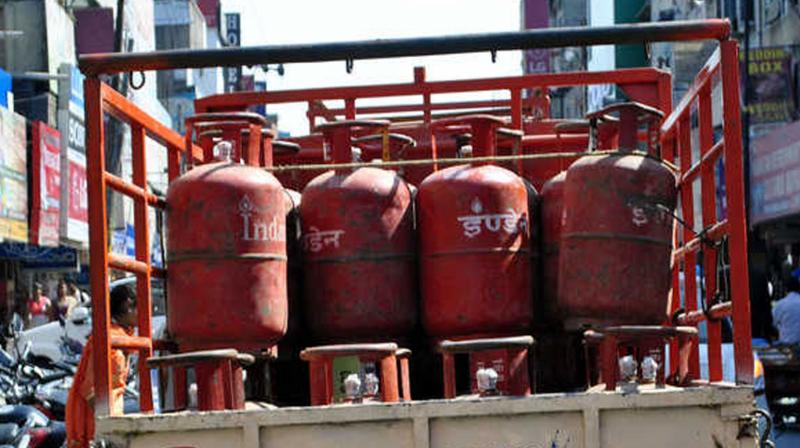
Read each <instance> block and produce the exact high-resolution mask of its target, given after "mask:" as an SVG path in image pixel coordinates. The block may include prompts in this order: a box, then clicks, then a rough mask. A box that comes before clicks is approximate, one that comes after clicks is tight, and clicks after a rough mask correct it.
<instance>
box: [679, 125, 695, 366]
mask: <svg viewBox="0 0 800 448" xmlns="http://www.w3.org/2000/svg"><path fill="white" fill-rule="evenodd" d="M691 131H692V130H691V121H690V120H689V111H687V112H686V113H685V114H684V115H683V116H682V117H681V118H680V120H679V121H678V154H679V155H680V159H681V160H680V166H681V173H686V172H687V171H689V168H691V166H692V135H691ZM680 193H681V211H682V213H683V221H684V222H685V226H686V227H684V229H683V244H684V245H686V243H688V242H689V241H691V240H692V239H693V238H694V235H695V233H694V182H692V180H691V179H686V180H685V181H682V182H681V185H680ZM696 269H697V254H696V253H695V252H694V251H686V252H685V253H684V257H683V293H684V295H683V308H684V310H686V311H687V312H689V311H694V310H696V309H697V280H696V278H695V270H696ZM689 374H690V375H691V377H692V378H694V379H698V378H699V376H700V359H699V353H698V350H697V347H693V348H692V354H691V356H690V357H689Z"/></svg>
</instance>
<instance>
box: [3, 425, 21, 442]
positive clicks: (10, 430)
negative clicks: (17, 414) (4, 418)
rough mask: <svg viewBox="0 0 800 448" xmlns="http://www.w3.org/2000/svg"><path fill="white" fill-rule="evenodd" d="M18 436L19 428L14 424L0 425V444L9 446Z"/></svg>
mask: <svg viewBox="0 0 800 448" xmlns="http://www.w3.org/2000/svg"><path fill="white" fill-rule="evenodd" d="M17 436H19V426H17V424H16V423H0V444H4V445H5V444H10V443H12V442H14V440H16V438H17Z"/></svg>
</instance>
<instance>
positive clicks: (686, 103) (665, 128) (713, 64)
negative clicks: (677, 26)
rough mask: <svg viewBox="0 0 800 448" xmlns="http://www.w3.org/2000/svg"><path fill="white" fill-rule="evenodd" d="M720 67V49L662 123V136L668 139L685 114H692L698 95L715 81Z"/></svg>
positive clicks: (713, 54)
mask: <svg viewBox="0 0 800 448" xmlns="http://www.w3.org/2000/svg"><path fill="white" fill-rule="evenodd" d="M719 67H720V53H719V48H717V49H716V50H714V53H712V54H711V56H710V57H709V58H708V60H707V61H706V63H705V65H704V66H703V68H702V69H700V72H698V74H697V76H696V77H695V78H694V81H693V82H692V85H691V86H689V90H688V91H687V92H686V94H684V95H683V98H681V101H680V103H678V105H677V106H676V107H675V108H674V109H672V113H670V114H669V116H668V117H667V118H665V119H664V121H663V122H662V123H661V135H662V136H664V137H668V136H669V135H671V134H672V132H673V131H674V129H675V125H676V124H677V123H678V120H679V119H680V118H681V117H682V116H683V115H684V114H687V113H689V112H690V110H689V108H690V107H691V105H692V103H694V101H695V99H696V98H697V96H698V94H699V93H700V91H701V90H702V89H703V88H704V87H705V86H706V84H707V83H710V82H711V81H712V80H713V79H714V74H715V73H717V71H719Z"/></svg>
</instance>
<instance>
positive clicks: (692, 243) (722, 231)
mask: <svg viewBox="0 0 800 448" xmlns="http://www.w3.org/2000/svg"><path fill="white" fill-rule="evenodd" d="M727 233H728V220H727V219H724V220H722V221H720V222H718V223H716V224H714V225H713V226H711V228H709V229H708V230H707V231H706V232H705V233H704V234H703V237H704V239H705V240H712V241H716V240H718V239H720V238H722V237H723V236H725V235H726V234H727ZM702 241H703V239H701V238H700V237H695V238H692V239H691V240H689V242H687V243H686V244H684V245H683V246H681V247H678V248H676V249H675V250H673V251H672V258H673V262H676V261H679V260H683V258H684V257H685V256H686V254H687V253H690V252H697V251H698V250H699V249H700V246H701V245H702Z"/></svg>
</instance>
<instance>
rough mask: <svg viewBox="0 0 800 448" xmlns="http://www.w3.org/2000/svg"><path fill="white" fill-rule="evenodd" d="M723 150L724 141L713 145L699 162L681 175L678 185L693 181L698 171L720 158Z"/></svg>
mask: <svg viewBox="0 0 800 448" xmlns="http://www.w3.org/2000/svg"><path fill="white" fill-rule="evenodd" d="M724 148H725V140H724V139H722V140H720V141H718V142H717V143H715V144H714V146H712V147H711V149H709V150H708V151H707V152H706V153H705V154H703V157H701V158H700V160H699V161H698V162H697V163H695V164H694V165H692V166H691V168H689V169H688V170H686V172H685V173H683V174H682V175H681V180H680V184H681V185H683V184H685V183H687V182H691V181H693V180H694V179H695V178H696V177H697V175H698V174H699V173H700V169H701V168H702V167H703V166H704V165H706V164H709V163H711V164H713V163H715V162H716V161H717V159H719V158H720V156H722V150H723V149H724Z"/></svg>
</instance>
